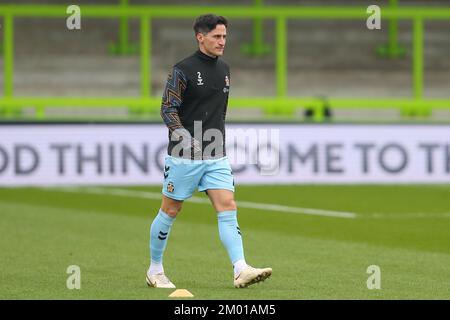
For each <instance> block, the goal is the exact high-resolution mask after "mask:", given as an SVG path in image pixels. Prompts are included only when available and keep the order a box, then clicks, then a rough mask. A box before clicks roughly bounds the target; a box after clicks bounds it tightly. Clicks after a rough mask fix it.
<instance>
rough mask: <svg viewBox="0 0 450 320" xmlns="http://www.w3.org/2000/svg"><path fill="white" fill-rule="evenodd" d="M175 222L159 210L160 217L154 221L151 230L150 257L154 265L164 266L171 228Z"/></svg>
mask: <svg viewBox="0 0 450 320" xmlns="http://www.w3.org/2000/svg"><path fill="white" fill-rule="evenodd" d="M174 221H175V218H172V217H170V216H169V215H168V214H167V213H165V212H164V211H162V210H161V209H159V212H158V215H157V216H156V217H155V219H154V220H153V223H152V226H151V228H150V256H151V262H152V263H157V264H162V258H163V254H164V250H165V249H166V245H167V238H169V233H170V227H171V226H172V224H173V222H174Z"/></svg>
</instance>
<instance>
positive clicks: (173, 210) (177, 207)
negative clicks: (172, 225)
mask: <svg viewBox="0 0 450 320" xmlns="http://www.w3.org/2000/svg"><path fill="white" fill-rule="evenodd" d="M182 206H183V201H180V200H174V199H170V198H169V197H166V196H165V195H163V196H162V203H161V210H162V211H164V212H165V213H167V214H168V215H169V216H171V217H172V218H175V217H176V216H177V214H178V213H179V212H180V211H181V207H182Z"/></svg>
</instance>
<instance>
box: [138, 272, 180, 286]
mask: <svg viewBox="0 0 450 320" xmlns="http://www.w3.org/2000/svg"><path fill="white" fill-rule="evenodd" d="M145 280H146V281H147V284H148V286H149V287H153V288H166V289H167V288H169V289H170V288H176V287H175V285H174V284H173V283H172V282H171V281H170V280H169V278H167V277H166V275H165V274H164V273H162V272H161V273H158V274H153V275H150V274H148V273H147V277H146V279H145Z"/></svg>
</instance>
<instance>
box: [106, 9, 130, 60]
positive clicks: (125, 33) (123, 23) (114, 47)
mask: <svg viewBox="0 0 450 320" xmlns="http://www.w3.org/2000/svg"><path fill="white" fill-rule="evenodd" d="M128 2H129V0H120V4H119V7H120V8H121V9H124V10H126V9H128ZM119 21H120V22H119V41H118V43H113V44H111V45H110V47H109V52H110V53H111V54H118V55H127V54H133V53H136V52H137V47H136V45H134V44H131V43H129V34H130V29H129V25H128V23H129V18H128V17H126V16H121V17H120V20H119Z"/></svg>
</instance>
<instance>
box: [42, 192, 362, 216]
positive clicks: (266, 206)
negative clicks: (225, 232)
mask: <svg viewBox="0 0 450 320" xmlns="http://www.w3.org/2000/svg"><path fill="white" fill-rule="evenodd" d="M48 189H51V190H56V191H62V192H74V193H78V192H83V193H91V194H104V195H114V196H122V197H132V198H144V199H153V200H161V193H157V192H147V191H137V190H126V189H113V188H98V187H73V188H72V187H70V188H58V189H55V188H48ZM187 201H189V202H195V203H200V204H208V205H209V204H210V201H209V199H203V198H200V197H195V196H194V197H191V198H189V200H187ZM238 207H239V208H248V209H257V210H264V211H278V212H289V213H297V214H306V215H314V216H324V217H333V218H345V219H355V218H357V214H356V213H353V212H341V211H331V210H321V209H311V208H300V207H289V206H284V205H279V204H270V203H257V202H250V201H238Z"/></svg>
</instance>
